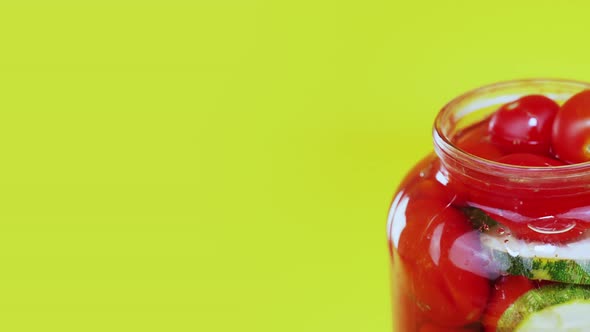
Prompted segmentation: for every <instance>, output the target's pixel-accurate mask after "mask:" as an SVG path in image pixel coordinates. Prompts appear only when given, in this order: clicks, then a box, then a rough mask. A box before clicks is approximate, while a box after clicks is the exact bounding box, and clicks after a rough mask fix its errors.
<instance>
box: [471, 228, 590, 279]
mask: <svg viewBox="0 0 590 332" xmlns="http://www.w3.org/2000/svg"><path fill="white" fill-rule="evenodd" d="M480 240H481V243H482V248H483V250H484V251H485V252H486V254H488V255H490V259H491V261H492V262H494V263H495V264H496V268H497V270H498V272H499V273H500V274H511V275H522V276H525V277H527V278H529V279H535V280H550V281H557V282H563V283H570V284H582V285H590V238H589V237H586V238H583V239H580V240H578V241H576V242H572V243H567V244H550V243H542V242H527V241H525V240H521V239H518V238H516V237H514V236H512V235H511V234H510V232H509V231H504V230H503V228H502V227H501V226H500V225H498V226H495V227H492V228H490V230H489V231H487V232H484V233H482V234H481V235H480Z"/></svg>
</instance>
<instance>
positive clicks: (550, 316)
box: [515, 300, 590, 332]
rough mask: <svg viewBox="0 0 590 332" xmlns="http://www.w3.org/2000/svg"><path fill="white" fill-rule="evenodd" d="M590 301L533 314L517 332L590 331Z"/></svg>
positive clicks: (578, 301) (567, 303)
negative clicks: (589, 316)
mask: <svg viewBox="0 0 590 332" xmlns="http://www.w3.org/2000/svg"><path fill="white" fill-rule="evenodd" d="M588 313H590V300H574V301H569V302H566V303H562V304H558V305H555V306H551V307H548V308H545V309H543V310H541V311H539V312H535V313H533V314H531V315H530V316H529V317H528V318H527V319H526V320H524V321H523V322H521V323H520V324H518V326H517V327H516V330H515V331H518V332H529V331H530V332H538V331H571V332H573V331H590V320H588Z"/></svg>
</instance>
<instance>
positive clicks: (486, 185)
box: [433, 80, 590, 197]
mask: <svg viewBox="0 0 590 332" xmlns="http://www.w3.org/2000/svg"><path fill="white" fill-rule="evenodd" d="M588 88H590V87H589V86H588V85H587V84H585V83H580V82H572V81H557V80H523V81H512V82H505V83H498V84H494V85H490V86H486V87H483V88H480V89H477V90H473V91H471V92H468V93H466V94H464V95H462V96H460V97H458V98H456V99H454V100H453V101H451V102H450V103H449V104H447V105H446V106H445V107H444V108H443V109H442V110H441V111H440V112H439V114H438V116H437V118H436V121H435V125H434V130H433V139H434V148H435V152H436V154H437V155H438V157H439V158H440V160H441V164H442V166H443V173H445V175H446V176H448V177H449V179H450V180H451V181H455V182H459V183H462V184H463V185H465V186H467V187H468V188H474V189H477V190H484V191H487V192H490V193H491V194H494V195H514V194H515V193H519V194H521V195H543V196H545V197H548V196H560V195H572V194H577V193H581V192H586V193H587V192H589V191H590V162H587V163H581V164H574V165H566V166H555V167H526V166H513V165H508V164H502V163H497V162H494V161H491V160H486V159H483V158H480V157H477V156H475V155H472V154H469V153H467V152H465V151H462V150H461V149H459V148H458V147H457V146H455V145H454V144H453V140H452V138H453V136H454V135H455V134H456V133H457V132H458V131H459V130H461V129H463V128H465V127H467V126H469V125H471V124H473V123H475V122H478V121H481V120H483V119H485V118H486V117H488V116H489V115H490V114H491V112H493V111H495V110H496V109H497V108H498V107H499V106H500V105H502V104H504V103H507V102H510V101H513V100H515V99H517V98H519V97H521V96H524V95H527V94H545V95H547V96H549V97H551V98H552V99H554V100H556V101H558V102H563V101H564V100H566V99H567V98H569V97H570V96H571V95H573V94H575V93H577V92H579V91H581V90H584V89H588Z"/></svg>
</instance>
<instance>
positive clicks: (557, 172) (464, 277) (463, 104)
mask: <svg viewBox="0 0 590 332" xmlns="http://www.w3.org/2000/svg"><path fill="white" fill-rule="evenodd" d="M585 89H590V85H589V84H586V83H581V82H573V81H562V80H520V81H510V82H503V83H498V84H494V85H490V86H485V87H482V88H479V89H476V90H473V91H471V92H468V93H466V94H464V95H462V96H460V97H458V98H456V99H454V100H453V101H451V102H450V103H449V104H447V105H446V106H445V107H444V108H443V109H442V110H441V111H440V113H439V114H438V116H437V118H436V120H435V125H434V130H433V137H434V151H435V152H434V153H432V154H431V155H428V156H426V157H425V158H424V159H423V160H422V161H420V162H418V163H417V164H416V166H414V168H413V169H412V170H411V171H410V172H409V173H408V174H407V176H406V177H405V178H404V179H403V181H402V182H401V184H400V186H399V188H398V190H397V193H396V195H395V196H394V199H393V202H392V204H391V209H390V212H389V217H388V227H387V230H388V239H389V249H390V254H391V271H392V272H391V282H392V294H393V296H392V299H393V321H394V331H398V332H412V331H420V332H426V331H513V330H519V329H521V328H522V329H523V330H524V327H523V326H525V325H526V326H528V325H527V324H529V325H530V324H533V323H535V324H537V323H539V324H541V322H542V319H538V318H539V317H545V316H547V314H546V313H545V314H543V313H544V311H542V310H543V309H544V308H548V307H551V308H557V307H556V306H554V305H557V304H560V303H566V302H567V303H569V302H568V301H569V300H572V299H573V300H579V301H580V303H584V304H585V303H586V302H588V303H590V300H587V299H590V295H588V296H587V294H590V290H589V289H588V287H589V286H587V285H589V284H590V232H586V231H585V229H586V227H587V225H590V224H588V223H589V222H590V163H583V164H574V165H567V166H556V167H524V166H512V165H508V164H501V163H497V162H493V161H490V160H486V159H483V158H480V157H477V156H475V155H473V154H470V153H467V152H466V151H463V150H461V149H459V148H458V147H457V146H456V145H455V143H454V140H453V138H454V137H455V136H456V135H458V133H461V132H462V131H463V130H465V129H466V128H469V127H471V126H473V125H474V124H476V123H479V122H481V121H483V120H484V119H486V118H488V117H489V116H490V115H491V114H492V113H493V112H494V111H496V110H497V109H498V108H499V107H500V106H501V105H504V104H506V103H508V102H511V101H514V100H516V99H518V98H519V97H521V96H524V95H530V94H542V95H546V96H548V97H550V98H551V99H553V100H555V101H556V102H558V103H559V104H561V103H563V102H564V101H565V100H567V99H568V98H569V97H570V96H572V95H573V94H575V93H577V92H580V91H582V90H585ZM505 225H511V227H512V228H514V229H510V228H509V227H505ZM513 232H514V233H517V232H519V233H522V234H524V233H526V232H529V233H533V234H536V235H538V236H537V237H535V239H526V237H519V236H515V234H513ZM571 232H577V233H576V234H577V236H576V238H575V240H568V241H564V240H563V235H564V234H569V235H571V234H572V233H571ZM525 294H529V295H527V296H529V297H530V298H533V299H537V300H538V302H539V303H537V302H535V303H531V302H530V301H533V300H531V299H529V298H527V297H526V296H524V295H525ZM535 296H536V297H535ZM527 299H528V300H527ZM527 301H529V302H527ZM533 302H534V301H533ZM510 308H512V309H510ZM515 308H516V309H515ZM582 308H586V307H582ZM588 309H590V304H589V306H588V307H587V308H586V309H584V310H586V311H584V310H582V311H581V312H576V311H575V310H574V311H572V310H570V311H567V310H566V311H567V312H568V313H569V314H568V315H569V316H568V317H570V318H569V319H574V320H575V319H581V320H585V317H584V316H583V315H587V313H588V312H590V311H588ZM568 310H569V309H568ZM584 312H586V313H584ZM543 315H545V316H543ZM558 316H559V315H558ZM566 316H567V315H566ZM531 317H532V318H531ZM556 317H557V316H556ZM533 318H534V319H533ZM545 318H546V317H545ZM554 318H555V317H554ZM548 319H549V318H548ZM555 319H562V318H559V317H558V318H555ZM530 321H534V322H533V323H530ZM543 324H545V323H543ZM546 324H547V327H548V328H550V329H549V330H553V331H555V330H559V327H558V328H557V329H556V327H555V326H553V327H552V328H551V326H552V325H551V323H546ZM556 324H557V323H556ZM560 324H561V323H560ZM526 326H525V327H526ZM556 326H557V325H556ZM588 328H589V329H590V326H588ZM534 330H535V329H534V328H533V329H532V331H534ZM566 330H567V329H566Z"/></svg>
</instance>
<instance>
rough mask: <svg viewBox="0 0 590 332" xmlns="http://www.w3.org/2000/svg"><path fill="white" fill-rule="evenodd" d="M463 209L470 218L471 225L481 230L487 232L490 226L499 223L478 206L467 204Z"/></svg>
mask: <svg viewBox="0 0 590 332" xmlns="http://www.w3.org/2000/svg"><path fill="white" fill-rule="evenodd" d="M461 210H462V211H463V213H464V214H465V215H466V216H467V218H468V219H469V222H470V223H471V226H473V228H475V229H477V230H479V231H480V232H487V231H489V230H490V228H492V227H494V226H496V225H498V222H497V221H495V220H494V219H492V217H490V216H488V215H487V214H486V213H485V212H483V211H482V210H480V209H478V208H474V207H470V206H467V207H464V208H461Z"/></svg>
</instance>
